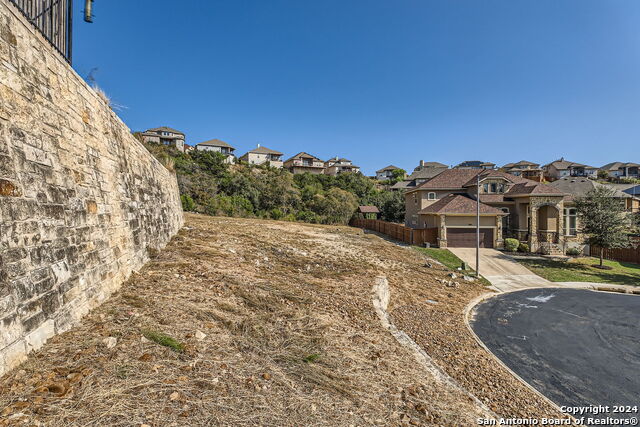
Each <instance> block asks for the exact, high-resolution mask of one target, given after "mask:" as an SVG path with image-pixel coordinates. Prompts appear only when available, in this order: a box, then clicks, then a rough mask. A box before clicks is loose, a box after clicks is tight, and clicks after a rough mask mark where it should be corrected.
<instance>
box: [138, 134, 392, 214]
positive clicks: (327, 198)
mask: <svg viewBox="0 0 640 427" xmlns="http://www.w3.org/2000/svg"><path fill="white" fill-rule="evenodd" d="M144 145H145V146H146V147H147V149H148V150H149V151H150V152H151V153H152V154H153V155H154V156H155V157H156V158H157V159H158V160H160V161H161V162H162V163H163V164H164V165H165V166H166V167H167V168H168V169H169V170H172V171H175V173H176V175H177V178H178V185H179V187H180V193H181V196H182V205H183V208H184V210H185V211H189V212H197V213H204V214H208V215H225V216H233V217H245V218H266V219H277V220H286V221H301V222H308V223H314V224H346V223H347V222H348V221H349V219H350V218H351V217H352V215H353V214H354V213H355V211H356V208H357V207H358V205H375V206H377V207H378V208H379V209H380V212H381V218H382V219H384V220H386V221H392V222H403V221H404V195H403V194H402V193H401V192H397V191H390V190H388V189H386V188H384V187H383V186H382V187H381V185H380V183H379V182H377V181H376V180H374V179H371V178H368V177H366V176H364V175H362V174H359V173H345V174H341V175H338V176H329V175H323V174H320V175H312V174H308V173H305V174H296V175H294V174H292V173H290V172H289V171H287V170H284V169H277V168H272V167H268V166H266V165H259V166H258V165H248V164H235V165H229V164H227V163H225V162H224V159H225V157H224V156H223V155H221V154H220V153H215V152H211V151H192V152H190V153H181V152H179V151H178V150H176V149H175V148H172V147H168V146H164V145H158V144H146V143H145V144H144Z"/></svg>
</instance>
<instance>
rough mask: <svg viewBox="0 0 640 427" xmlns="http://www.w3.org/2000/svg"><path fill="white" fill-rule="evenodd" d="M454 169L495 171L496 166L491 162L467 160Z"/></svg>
mask: <svg viewBox="0 0 640 427" xmlns="http://www.w3.org/2000/svg"><path fill="white" fill-rule="evenodd" d="M453 168H454V169H495V168H496V164H495V163H491V162H483V161H481V160H465V161H464V162H462V163H460V164H458V165H456V166H454V167H453Z"/></svg>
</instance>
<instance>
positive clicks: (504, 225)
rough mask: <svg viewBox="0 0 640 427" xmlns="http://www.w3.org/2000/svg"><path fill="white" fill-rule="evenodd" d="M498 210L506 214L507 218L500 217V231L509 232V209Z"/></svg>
mask: <svg viewBox="0 0 640 427" xmlns="http://www.w3.org/2000/svg"><path fill="white" fill-rule="evenodd" d="M500 210H501V211H502V212H504V213H506V214H507V216H503V217H502V230H503V232H506V231H507V230H509V226H510V225H511V222H510V220H511V218H510V217H509V208H500Z"/></svg>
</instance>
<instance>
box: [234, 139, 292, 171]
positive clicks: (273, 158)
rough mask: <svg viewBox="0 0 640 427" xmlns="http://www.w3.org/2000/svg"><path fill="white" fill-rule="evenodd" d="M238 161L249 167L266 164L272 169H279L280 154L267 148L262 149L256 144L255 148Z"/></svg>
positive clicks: (280, 163)
mask: <svg viewBox="0 0 640 427" xmlns="http://www.w3.org/2000/svg"><path fill="white" fill-rule="evenodd" d="M240 161H243V162H246V163H249V164H250V165H262V164H265V163H268V164H269V165H270V166H272V167H274V168H281V167H282V153H281V152H279V151H275V150H271V149H269V148H267V147H262V146H260V144H258V145H257V147H256V148H254V149H253V150H249V151H247V152H246V153H245V154H243V155H242V156H240Z"/></svg>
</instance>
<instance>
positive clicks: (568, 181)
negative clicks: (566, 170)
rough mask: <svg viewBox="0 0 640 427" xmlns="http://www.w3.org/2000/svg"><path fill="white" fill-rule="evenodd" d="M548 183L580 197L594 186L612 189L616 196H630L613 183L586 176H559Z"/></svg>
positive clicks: (594, 187)
mask: <svg viewBox="0 0 640 427" xmlns="http://www.w3.org/2000/svg"><path fill="white" fill-rule="evenodd" d="M549 185H551V186H552V187H554V188H556V189H558V190H560V191H562V192H564V193H567V194H570V195H571V196H573V197H582V196H584V195H585V194H587V193H588V192H589V191H591V190H595V189H596V188H600V187H607V188H611V189H612V190H613V191H614V194H615V196H616V197H622V198H629V197H631V195H629V194H627V193H625V192H623V191H621V190H620V189H619V188H616V187H614V186H613V185H607V184H601V183H599V182H596V181H593V180H591V179H587V178H561V179H559V180H557V181H553V182H552V183H551V184H549Z"/></svg>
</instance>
